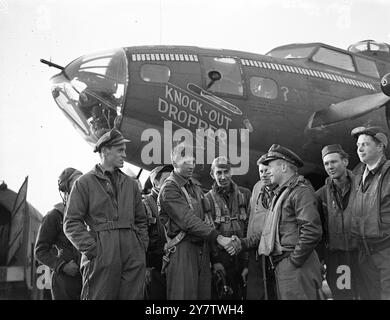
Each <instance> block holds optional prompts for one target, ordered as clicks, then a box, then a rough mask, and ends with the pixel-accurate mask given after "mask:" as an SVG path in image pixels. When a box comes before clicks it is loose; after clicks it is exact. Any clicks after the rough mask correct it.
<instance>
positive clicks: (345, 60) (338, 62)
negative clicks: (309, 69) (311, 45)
mask: <svg viewBox="0 0 390 320" xmlns="http://www.w3.org/2000/svg"><path fill="white" fill-rule="evenodd" d="M313 61H315V62H320V63H323V64H327V65H329V66H332V67H336V68H341V69H344V70H348V71H355V67H354V66H353V61H352V57H351V56H350V55H349V54H346V53H342V52H338V51H335V50H331V49H328V48H323V47H321V48H319V49H318V51H317V52H316V53H315V54H314V55H313Z"/></svg>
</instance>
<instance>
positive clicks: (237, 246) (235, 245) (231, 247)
mask: <svg viewBox="0 0 390 320" xmlns="http://www.w3.org/2000/svg"><path fill="white" fill-rule="evenodd" d="M224 248H225V250H226V251H227V252H228V253H229V254H230V255H231V256H233V255H235V254H238V253H239V252H240V251H241V250H242V246H241V240H240V238H238V237H237V236H232V238H231V241H230V242H229V243H228V244H227V245H226V246H225V247H224Z"/></svg>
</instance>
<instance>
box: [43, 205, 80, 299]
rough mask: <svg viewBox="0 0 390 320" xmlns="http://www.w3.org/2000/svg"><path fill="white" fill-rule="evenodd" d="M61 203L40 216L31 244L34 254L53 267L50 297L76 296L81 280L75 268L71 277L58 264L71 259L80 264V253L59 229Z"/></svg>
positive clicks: (61, 265) (61, 218) (62, 264)
mask: <svg viewBox="0 0 390 320" xmlns="http://www.w3.org/2000/svg"><path fill="white" fill-rule="evenodd" d="M64 209H65V207H64V204H63V203H58V204H56V205H55V206H54V209H53V210H51V211H49V212H48V213H47V214H46V215H45V216H44V218H43V220H42V224H41V226H40V228H39V231H38V235H37V242H36V244H35V257H36V258H37V260H38V261H39V262H41V263H43V264H44V265H47V266H48V267H49V268H50V269H51V270H53V273H52V278H51V293H52V297H53V300H80V294H81V287H82V280H81V274H80V272H78V273H77V274H76V275H75V276H74V277H72V276H71V275H68V274H66V273H65V272H64V271H63V270H62V268H63V267H64V265H65V264H66V263H68V262H69V261H71V260H73V261H74V262H75V263H76V264H77V265H80V258H81V255H80V253H79V252H78V251H77V249H76V248H75V247H74V246H73V245H72V243H71V242H70V241H69V239H68V238H67V237H66V236H65V234H64V231H63V217H64Z"/></svg>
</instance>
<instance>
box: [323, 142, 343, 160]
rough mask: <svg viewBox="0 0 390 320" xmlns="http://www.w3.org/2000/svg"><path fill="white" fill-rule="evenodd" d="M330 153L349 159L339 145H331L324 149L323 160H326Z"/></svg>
mask: <svg viewBox="0 0 390 320" xmlns="http://www.w3.org/2000/svg"><path fill="white" fill-rule="evenodd" d="M329 153H339V154H341V155H342V156H343V157H348V153H346V152H345V151H344V150H343V148H342V147H341V145H339V144H330V145H327V146H325V147H323V148H322V150H321V154H322V158H324V157H325V156H326V155H327V154H329Z"/></svg>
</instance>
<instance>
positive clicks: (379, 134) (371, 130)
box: [351, 126, 388, 148]
mask: <svg viewBox="0 0 390 320" xmlns="http://www.w3.org/2000/svg"><path fill="white" fill-rule="evenodd" d="M361 134H367V135H369V136H371V137H374V138H376V139H377V140H378V141H379V142H382V143H383V145H384V146H385V148H387V142H388V141H387V136H386V134H385V131H384V130H383V129H382V128H381V127H374V126H373V127H357V128H355V129H353V130H352V131H351V136H352V137H354V138H356V139H357V138H358V137H359V136H360V135H361Z"/></svg>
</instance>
